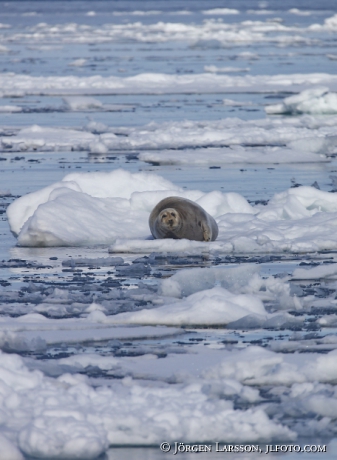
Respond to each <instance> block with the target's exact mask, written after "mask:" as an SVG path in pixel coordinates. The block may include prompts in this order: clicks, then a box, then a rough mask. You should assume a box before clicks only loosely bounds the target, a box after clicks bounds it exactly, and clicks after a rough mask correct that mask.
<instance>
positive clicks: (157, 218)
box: [149, 196, 219, 241]
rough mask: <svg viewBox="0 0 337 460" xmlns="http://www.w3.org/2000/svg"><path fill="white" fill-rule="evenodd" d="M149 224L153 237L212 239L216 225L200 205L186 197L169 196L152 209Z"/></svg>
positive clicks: (215, 232) (216, 230)
mask: <svg viewBox="0 0 337 460" xmlns="http://www.w3.org/2000/svg"><path fill="white" fill-rule="evenodd" d="M149 226H150V230H151V233H152V235H153V237H154V238H157V239H159V238H174V239H181V238H186V239H188V240H196V241H214V240H215V239H216V238H217V236H218V233H219V230H218V225H217V223H216V222H215V220H214V219H213V217H212V216H210V215H209V214H208V213H207V212H206V211H205V210H204V209H203V208H202V207H201V206H199V205H198V204H197V203H194V202H193V201H191V200H187V199H186V198H180V197H178V196H170V197H168V198H164V200H161V201H160V202H159V203H158V204H157V205H156V206H155V207H154V209H153V210H152V212H151V214H150V218H149Z"/></svg>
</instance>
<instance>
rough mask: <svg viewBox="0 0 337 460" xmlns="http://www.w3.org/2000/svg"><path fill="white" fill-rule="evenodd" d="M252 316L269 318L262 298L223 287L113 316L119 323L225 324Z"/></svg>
mask: <svg viewBox="0 0 337 460" xmlns="http://www.w3.org/2000/svg"><path fill="white" fill-rule="evenodd" d="M250 313H255V314H258V315H262V316H263V317H266V315H267V313H266V311H265V309H264V306H263V304H262V302H261V300H260V299H258V298H257V297H254V296H249V295H235V294H232V293H231V292H229V291H228V290H227V289H224V288H222V287H214V288H213V289H208V290H204V291H199V292H196V293H195V294H191V295H190V296H188V297H187V298H186V299H184V300H182V301H178V302H176V303H173V304H169V305H164V306H162V307H158V308H155V309H151V310H140V311H137V312H128V313H120V314H118V315H115V316H114V317H113V320H114V322H115V323H116V324H121V323H122V324H123V323H126V324H166V325H175V326H182V325H187V324H190V325H199V326H200V325H202V326H205V325H211V324H213V325H223V324H227V323H229V322H231V321H235V320H237V319H239V318H242V317H243V316H246V315H248V314H250Z"/></svg>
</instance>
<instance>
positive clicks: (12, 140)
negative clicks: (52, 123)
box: [1, 125, 96, 151]
mask: <svg viewBox="0 0 337 460" xmlns="http://www.w3.org/2000/svg"><path fill="white" fill-rule="evenodd" d="M95 139H96V137H95V136H94V135H93V134H91V133H88V132H84V131H77V130H74V129H61V128H43V127H41V126H38V125H33V126H31V127H29V128H24V129H21V130H20V131H19V133H18V134H17V136H11V137H2V138H1V143H2V146H3V148H4V149H11V150H12V151H17V150H19V151H20V150H39V149H43V150H44V151H46V150H47V151H49V150H56V151H59V150H61V151H62V150H71V149H76V150H84V149H85V150H88V145H89V144H90V143H91V142H93V141H94V140H95Z"/></svg>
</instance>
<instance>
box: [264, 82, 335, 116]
mask: <svg viewBox="0 0 337 460" xmlns="http://www.w3.org/2000/svg"><path fill="white" fill-rule="evenodd" d="M265 109H266V112H267V113H269V114H280V113H285V114H292V115H294V114H298V113H317V114H334V113H337V93H334V92H330V91H329V88H315V89H308V90H306V91H302V92H301V93H300V94H297V95H296V96H290V97H287V98H285V99H284V101H283V103H282V104H276V105H269V106H267V107H266V108H265Z"/></svg>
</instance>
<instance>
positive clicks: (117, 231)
mask: <svg viewBox="0 0 337 460" xmlns="http://www.w3.org/2000/svg"><path fill="white" fill-rule="evenodd" d="M168 196H181V197H183V198H188V199H191V200H193V201H196V202H197V203H198V204H200V205H201V206H202V207H203V208H204V209H205V210H206V211H207V212H208V213H209V214H211V215H212V216H213V217H214V218H215V219H216V220H217V223H218V226H219V236H218V239H217V240H216V241H215V242H211V243H200V242H199V243H198V242H191V241H186V240H181V241H179V240H173V241H172V240H163V241H161V240H160V241H156V240H152V238H151V237H150V231H149V227H148V217H149V214H150V213H151V211H152V209H153V208H154V206H155V205H156V204H157V203H158V202H159V201H160V200H161V199H163V198H165V197H168ZM7 215H8V220H9V224H10V226H11V230H12V232H13V233H14V234H15V235H16V236H17V237H18V243H19V244H20V245H22V246H83V245H87V244H91V245H92V244H111V243H114V245H113V246H112V251H114V252H136V253H137V252H148V251H150V252H153V251H158V250H159V251H179V250H180V251H184V250H185V251H188V250H189V248H194V249H197V250H199V251H200V250H201V251H220V252H225V253H230V252H235V253H245V252H250V253H252V252H260V253H261V252H272V251H273V252H278V253H279V252H298V251H300V252H303V251H307V252H315V251H317V250H320V251H322V250H327V249H330V250H332V249H335V248H337V237H336V216H337V197H336V195H335V194H334V193H329V192H325V191H321V190H318V189H316V188H315V187H304V186H303V187H298V188H291V189H289V190H286V191H285V192H283V193H278V194H276V195H275V196H274V197H273V198H272V199H271V200H270V201H269V203H268V204H267V205H266V206H261V205H258V206H251V205H250V204H249V203H248V202H247V200H245V198H244V197H243V196H241V195H239V194H237V193H221V192H218V191H213V192H210V193H203V192H201V191H198V190H191V191H188V190H182V189H181V188H179V187H177V186H176V185H174V184H172V183H170V182H169V181H167V180H165V179H163V178H162V177H160V176H157V175H154V174H148V173H136V174H130V173H128V172H127V171H124V170H115V171H112V172H110V173H92V174H90V173H89V174H88V173H73V174H70V175H68V176H65V178H64V179H63V180H62V181H61V182H58V183H56V184H52V185H50V186H48V187H46V188H44V189H42V190H40V191H36V192H33V193H31V194H28V195H25V196H23V197H21V198H19V199H17V200H16V201H14V203H13V204H11V205H10V206H9V207H8V209H7ZM121 238H123V241H121ZM135 238H136V240H135Z"/></svg>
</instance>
